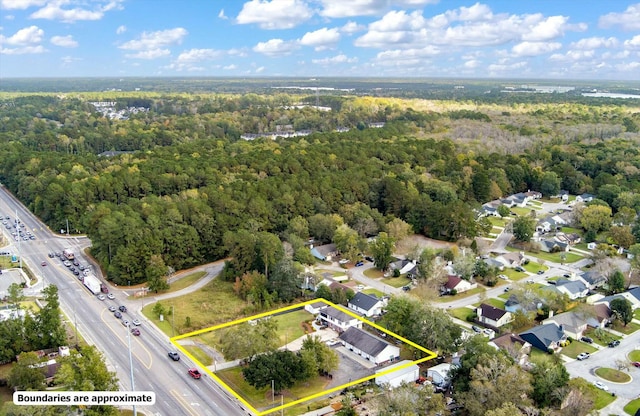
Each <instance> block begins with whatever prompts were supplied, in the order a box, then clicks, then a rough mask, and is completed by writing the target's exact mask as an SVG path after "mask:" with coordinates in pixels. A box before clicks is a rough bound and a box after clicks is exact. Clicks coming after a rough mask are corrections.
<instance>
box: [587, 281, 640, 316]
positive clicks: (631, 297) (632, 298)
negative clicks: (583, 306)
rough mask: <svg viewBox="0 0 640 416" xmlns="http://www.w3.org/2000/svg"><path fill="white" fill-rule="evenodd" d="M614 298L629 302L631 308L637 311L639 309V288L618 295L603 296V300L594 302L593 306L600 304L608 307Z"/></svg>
mask: <svg viewBox="0 0 640 416" xmlns="http://www.w3.org/2000/svg"><path fill="white" fill-rule="evenodd" d="M615 298H623V299H626V300H628V301H629V302H631V308H633V309H634V310H635V309H638V308H640V286H638V287H636V288H633V289H631V290H627V291H626V292H622V293H618V294H615V295H611V296H605V297H604V298H601V299H599V300H597V301H595V302H594V304H595V305H597V304H600V303H604V304H606V305H607V306H609V307H611V306H610V303H611V301H612V300H614V299H615Z"/></svg>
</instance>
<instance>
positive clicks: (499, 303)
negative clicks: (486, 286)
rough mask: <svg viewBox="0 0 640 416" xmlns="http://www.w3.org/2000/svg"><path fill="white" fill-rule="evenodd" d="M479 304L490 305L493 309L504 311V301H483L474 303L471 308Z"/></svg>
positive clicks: (493, 299) (494, 299)
mask: <svg viewBox="0 0 640 416" xmlns="http://www.w3.org/2000/svg"><path fill="white" fill-rule="evenodd" d="M481 303H485V304H487V305H491V306H493V307H494V308H499V309H504V301H503V300H500V299H496V298H490V299H485V300H484V301H483V302H478V303H474V304H473V306H475V307H478V306H480V304H481Z"/></svg>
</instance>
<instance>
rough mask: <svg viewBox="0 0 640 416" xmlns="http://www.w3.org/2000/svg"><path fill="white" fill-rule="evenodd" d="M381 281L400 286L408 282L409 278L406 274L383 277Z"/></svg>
mask: <svg viewBox="0 0 640 416" xmlns="http://www.w3.org/2000/svg"><path fill="white" fill-rule="evenodd" d="M381 282H382V283H385V284H387V285H389V286H393V287H402V286H406V285H408V284H410V283H411V279H409V278H408V277H407V276H400V277H385V278H384V279H382V280H381Z"/></svg>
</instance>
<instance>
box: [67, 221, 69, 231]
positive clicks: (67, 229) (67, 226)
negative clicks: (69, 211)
mask: <svg viewBox="0 0 640 416" xmlns="http://www.w3.org/2000/svg"><path fill="white" fill-rule="evenodd" d="M67 235H69V218H67Z"/></svg>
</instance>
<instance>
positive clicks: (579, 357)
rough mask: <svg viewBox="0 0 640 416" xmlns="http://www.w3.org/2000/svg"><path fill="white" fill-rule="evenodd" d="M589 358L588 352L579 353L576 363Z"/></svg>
mask: <svg viewBox="0 0 640 416" xmlns="http://www.w3.org/2000/svg"><path fill="white" fill-rule="evenodd" d="M590 356H591V355H590V354H589V353H588V352H581V353H580V354H578V356H577V357H576V358H577V359H578V361H582V360H586V359H587V358H589V357H590Z"/></svg>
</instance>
